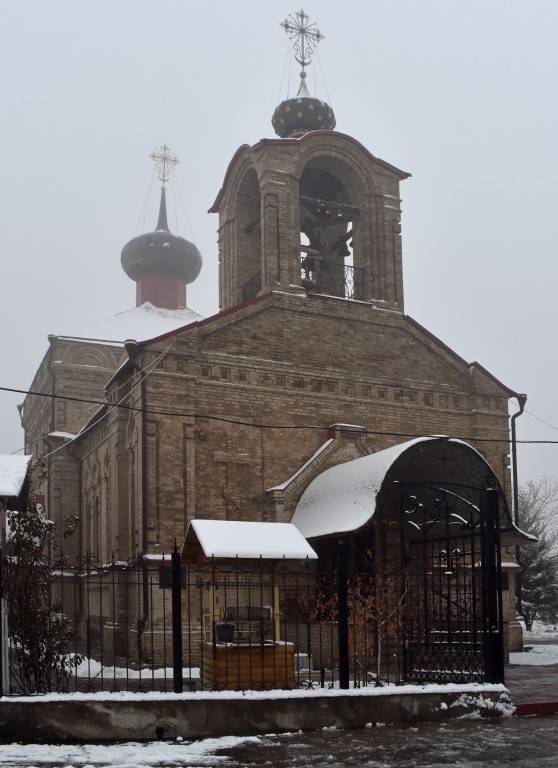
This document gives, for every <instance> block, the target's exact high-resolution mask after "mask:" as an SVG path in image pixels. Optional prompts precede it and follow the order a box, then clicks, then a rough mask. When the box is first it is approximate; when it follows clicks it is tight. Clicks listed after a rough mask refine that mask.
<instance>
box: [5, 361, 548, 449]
mask: <svg viewBox="0 0 558 768" xmlns="http://www.w3.org/2000/svg"><path fill="white" fill-rule="evenodd" d="M165 354H166V353H165ZM0 391H2V392H16V393H18V394H21V395H34V396H37V397H49V398H53V399H55V400H69V401H72V402H78V403H90V404H94V405H98V406H103V405H107V406H109V407H111V408H122V409H124V410H127V411H135V412H137V413H146V414H152V415H154V416H179V417H182V418H190V419H206V420H207V421H219V422H224V423H226V424H236V425H238V426H245V427H254V428H256V429H293V430H304V429H307V430H316V431H323V430H324V429H328V427H325V426H323V425H318V424H306V425H300V424H262V423H259V422H253V421H244V420H243V419H231V418H227V417H225V416H212V415H209V414H204V413H191V412H188V411H169V410H161V409H157V408H141V407H140V406H135V405H126V404H124V403H122V402H119V403H109V402H108V400H89V399H87V398H82V397H70V396H69V395H53V394H52V393H50V392H36V391H34V390H25V389H12V388H9V387H0ZM366 434H367V435H376V436H383V437H407V438H416V437H438V436H439V435H431V434H424V433H415V432H384V431H381V430H372V429H367V430H366ZM458 439H460V440H470V441H471V442H473V441H474V442H477V443H505V444H506V445H507V444H509V442H510V441H509V439H505V438H494V437H477V436H473V437H467V436H459V438H458ZM516 442H517V443H522V444H524V445H558V440H517V441H516Z"/></svg>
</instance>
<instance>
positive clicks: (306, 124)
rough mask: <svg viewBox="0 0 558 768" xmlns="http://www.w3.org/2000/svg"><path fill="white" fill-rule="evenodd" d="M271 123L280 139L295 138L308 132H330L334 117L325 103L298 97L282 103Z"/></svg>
mask: <svg viewBox="0 0 558 768" xmlns="http://www.w3.org/2000/svg"><path fill="white" fill-rule="evenodd" d="M271 123H272V125H273V128H274V129H275V133H276V134H277V135H278V136H280V137H281V138H282V139H285V138H296V137H298V136H304V134H305V133H309V132H310V131H320V130H325V131H332V130H333V129H334V128H335V115H334V114H333V110H332V108H331V107H330V106H329V104H326V102H325V101H320V100H319V99H314V98H312V97H311V96H300V95H299V96H297V97H296V98H294V99H287V101H282V102H281V104H279V106H278V107H277V109H276V110H275V112H274V113H273V117H272V118H271Z"/></svg>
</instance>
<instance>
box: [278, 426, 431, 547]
mask: <svg viewBox="0 0 558 768" xmlns="http://www.w3.org/2000/svg"><path fill="white" fill-rule="evenodd" d="M431 439H432V438H428V437H419V438H417V439H415V440H409V441H408V442H406V443H400V444H399V445H394V446H393V447H391V448H386V449H385V450H383V451H378V452H377V453H372V454H370V456H363V457H362V458H360V459H354V460H353V461H347V462H346V463H344V464H337V465H336V466H334V467H330V468H329V469H326V470H325V471H324V472H322V473H321V475H318V477H316V478H315V479H314V480H313V481H312V482H311V483H310V485H309V486H308V488H307V489H306V490H305V491H304V493H303V494H302V496H301V498H300V501H299V502H298V504H297V507H296V510H295V513H294V515H293V518H292V521H291V522H292V523H293V525H296V527H297V528H298V530H299V531H300V532H301V533H302V535H303V536H305V537H306V538H307V539H310V538H314V537H315V536H328V535H332V534H335V533H344V532H348V531H356V530H357V529H358V528H362V526H363V525H366V523H367V522H368V521H369V520H370V519H371V518H372V517H373V515H374V510H375V508H376V496H377V495H378V493H379V492H380V488H381V487H382V483H383V482H384V478H385V476H386V474H387V473H388V470H389V469H390V467H391V466H392V464H393V463H394V462H395V461H396V460H397V459H398V458H399V457H400V456H401V454H403V453H404V452H405V451H407V450H408V449H409V448H411V447H412V446H414V445H417V444H418V443H421V442H425V441H428V440H431Z"/></svg>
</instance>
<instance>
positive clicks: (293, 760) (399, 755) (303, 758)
mask: <svg viewBox="0 0 558 768" xmlns="http://www.w3.org/2000/svg"><path fill="white" fill-rule="evenodd" d="M221 754H223V753H221ZM226 755H227V757H229V758H232V761H231V762H229V761H227V762H226V763H225V766H227V768H240V766H242V768H245V767H246V768H249V767H251V766H272V767H273V768H287V767H288V768H303V767H304V768H322V766H323V767H324V768H325V766H327V767H328V768H331V766H339V768H395V767H399V766H401V767H403V766H405V768H410V767H411V766H412V768H419V766H420V767H422V766H424V767H425V768H426V766H428V768H442V767H444V768H447V766H452V768H477V766H493V767H494V768H496V767H498V768H502V766H504V765H505V766H506V768H509V767H511V766H512V767H513V768H551V767H552V768H556V766H557V765H558V715H551V716H548V717H535V718H533V717H529V718H518V717H514V718H504V719H502V720H490V721H488V720H483V721H470V720H465V721H455V720H454V721H448V722H446V723H444V724H440V723H424V724H422V725H419V726H412V727H411V726H407V727H402V726H386V727H374V728H370V729H367V730H363V731H322V732H320V733H311V734H293V735H289V736H271V737H266V738H265V739H263V740H262V741H261V743H259V744H250V745H246V746H241V747H238V748H236V749H232V750H228V751H227V752H226Z"/></svg>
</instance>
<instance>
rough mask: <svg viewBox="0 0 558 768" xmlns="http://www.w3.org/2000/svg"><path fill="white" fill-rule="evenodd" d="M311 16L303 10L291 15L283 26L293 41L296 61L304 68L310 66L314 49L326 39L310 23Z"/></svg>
mask: <svg viewBox="0 0 558 768" xmlns="http://www.w3.org/2000/svg"><path fill="white" fill-rule="evenodd" d="M309 20H310V16H307V15H306V14H305V13H304V11H303V10H302V9H301V10H300V11H298V13H295V14H294V15H293V14H292V13H291V15H290V16H289V17H288V18H287V19H285V21H284V22H283V23H282V24H281V26H282V27H283V29H284V30H285V32H286V33H287V35H288V36H289V38H290V40H292V41H293V51H294V55H295V59H296V61H298V63H299V64H300V66H301V67H302V72H303V73H304V67H306V66H308V64H310V61H311V60H312V54H313V53H314V48H315V47H316V45H317V44H318V43H319V42H320V40H323V39H324V35H322V33H321V32H320V30H319V29H318V28H317V27H316V25H315V24H310V23H309Z"/></svg>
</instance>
